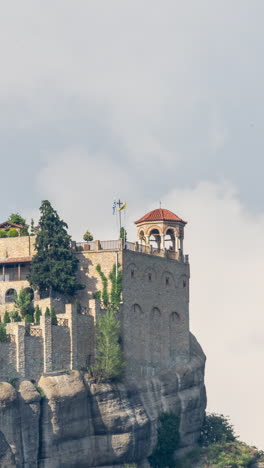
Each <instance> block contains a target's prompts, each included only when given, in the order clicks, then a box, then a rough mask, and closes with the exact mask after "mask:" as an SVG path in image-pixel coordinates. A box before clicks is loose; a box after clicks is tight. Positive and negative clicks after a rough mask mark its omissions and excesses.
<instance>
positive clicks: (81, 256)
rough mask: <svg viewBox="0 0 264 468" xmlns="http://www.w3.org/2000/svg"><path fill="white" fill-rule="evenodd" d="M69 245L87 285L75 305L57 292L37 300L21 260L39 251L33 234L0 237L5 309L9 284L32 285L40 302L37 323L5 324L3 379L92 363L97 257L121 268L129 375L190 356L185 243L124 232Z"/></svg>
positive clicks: (150, 372)
mask: <svg viewBox="0 0 264 468" xmlns="http://www.w3.org/2000/svg"><path fill="white" fill-rule="evenodd" d="M176 223H177V222H176ZM174 224H175V222H174ZM156 227H157V225H155V229H156ZM155 232H156V230H155ZM164 232H165V230H164ZM155 235H156V236H157V234H155ZM164 241H165V234H164ZM176 244H177V243H176ZM72 248H73V249H74V251H75V254H76V256H77V258H78V260H79V269H78V280H79V281H80V282H81V283H82V284H83V285H84V286H85V288H84V289H83V290H82V291H80V292H79V293H78V295H77V299H78V300H79V304H80V306H79V308H78V310H77V307H76V304H75V303H71V304H70V303H65V302H67V301H65V300H61V299H58V298H57V299H50V298H48V299H41V300H40V299H39V298H38V297H37V295H36V294H34V292H33V291H32V290H30V287H29V284H28V282H27V280H26V279H25V277H24V276H23V277H21V270H22V269H23V268H27V267H26V266H23V267H22V265H23V262H24V264H28V265H29V264H30V260H31V258H32V255H34V237H19V238H13V239H12V238H7V239H6V238H5V239H0V268H1V265H2V277H1V281H0V303H1V304H0V317H1V316H2V317H3V314H4V312H5V310H12V309H13V307H14V304H13V298H12V294H13V293H12V291H14V290H15V291H16V292H19V290H20V289H21V288H22V287H24V288H25V287H27V288H29V291H31V293H32V298H33V299H34V303H35V305H37V304H38V305H39V306H40V308H41V310H42V317H41V321H40V325H34V324H31V325H26V324H25V323H23V322H19V323H10V324H8V325H7V333H8V342H5V343H0V379H1V380H3V379H7V378H9V379H11V378H16V377H24V378H25V377H26V378H30V379H34V380H38V379H39V377H40V376H41V375H42V374H43V373H44V374H49V373H53V372H58V371H61V370H67V369H82V368H88V367H89V366H90V365H91V364H92V363H93V362H94V358H95V352H96V350H95V348H96V346H95V325H96V320H97V317H98V314H100V313H101V309H100V304H99V301H98V300H95V299H94V294H95V292H96V291H99V290H102V283H101V278H100V276H99V274H98V272H97V271H96V266H97V265H98V264H100V266H101V269H102V271H103V272H104V274H105V275H106V276H107V277H108V275H109V273H110V271H111V270H112V268H113V266H114V265H117V264H119V265H120V268H121V269H122V274H123V279H122V283H123V284H122V287H123V301H122V304H121V309H120V321H121V332H122V348H123V352H124V356H125V360H126V363H127V366H126V369H127V375H128V376H133V377H140V376H154V375H157V374H158V373H160V371H162V370H165V369H170V368H171V367H173V366H174V365H175V364H181V363H182V364H186V363H188V361H189V359H190V334H189V276H190V272H189V263H188V256H185V255H183V252H182V251H180V250H178V251H170V250H166V249H163V250H161V249H154V248H153V246H152V245H151V244H150V243H149V244H146V245H142V244H139V243H138V242H135V243H129V242H126V243H123V242H122V241H121V240H119V241H104V242H100V241H95V242H83V243H79V244H76V243H73V245H72ZM10 265H13V266H12V267H10ZM19 265H20V266H19ZM9 270H10V272H9ZM0 271H1V270H0ZM14 278H15V280H14ZM10 291H11V293H10ZM64 299H65V298H64ZM52 306H53V307H54V308H55V310H56V313H57V318H58V325H57V326H54V325H51V320H50V318H49V317H46V316H45V310H46V307H49V308H51V307H52Z"/></svg>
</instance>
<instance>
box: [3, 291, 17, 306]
mask: <svg viewBox="0 0 264 468" xmlns="http://www.w3.org/2000/svg"><path fill="white" fill-rule="evenodd" d="M15 300H16V291H15V289H8V290H7V291H6V294H5V301H6V302H7V303H10V302H15Z"/></svg>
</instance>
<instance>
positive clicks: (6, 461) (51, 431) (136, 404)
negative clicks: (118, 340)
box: [0, 335, 206, 468]
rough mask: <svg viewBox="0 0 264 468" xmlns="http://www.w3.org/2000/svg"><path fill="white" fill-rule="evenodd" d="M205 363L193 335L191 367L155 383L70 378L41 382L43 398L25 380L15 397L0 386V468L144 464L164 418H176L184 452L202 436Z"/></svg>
mask: <svg viewBox="0 0 264 468" xmlns="http://www.w3.org/2000/svg"><path fill="white" fill-rule="evenodd" d="M204 363H205V356H204V354H203V351H202V349H201V347H200V346H199V344H198V342H197V341H196V339H195V337H194V336H192V335H191V359H190V361H189V363H188V364H184V365H176V366H175V367H174V368H171V369H169V370H168V369H166V371H164V373H162V372H161V373H159V375H157V376H155V377H153V378H148V379H146V378H145V379H142V380H140V379H139V380H137V381H136V382H135V381H133V380H130V381H126V382H124V383H117V384H110V383H95V382H94V381H92V380H91V379H90V378H89V376H88V374H85V373H82V372H78V371H71V372H69V373H64V374H62V375H54V376H42V377H41V378H40V381H39V383H38V385H39V387H40V388H41V392H39V389H37V388H36V386H35V385H34V384H33V383H31V382H29V381H22V382H21V383H20V384H19V388H18V390H17V391H16V390H15V388H14V387H13V386H12V385H11V384H9V383H5V382H2V383H0V466H1V467H2V468H4V467H8V468H12V467H25V468H34V467H37V466H40V467H42V468H59V467H62V466H63V467H64V468H67V467H69V468H70V467H95V466H102V467H103V466H104V467H111V466H112V465H122V464H124V463H137V464H143V465H144V461H145V460H146V457H147V456H148V455H149V454H150V453H151V452H152V449H153V447H154V446H155V443H156V432H157V431H156V428H157V421H158V417H159V414H160V412H162V411H173V412H174V413H176V414H178V415H179V416H180V419H181V423H180V435H181V449H180V450H182V451H184V450H186V449H189V448H190V447H192V446H193V445H195V443H196V441H197V439H198V437H199V431H200V427H201V423H202V419H203V416H204V410H205V406H206V395H205V387H204ZM40 393H41V394H40ZM41 395H42V396H41Z"/></svg>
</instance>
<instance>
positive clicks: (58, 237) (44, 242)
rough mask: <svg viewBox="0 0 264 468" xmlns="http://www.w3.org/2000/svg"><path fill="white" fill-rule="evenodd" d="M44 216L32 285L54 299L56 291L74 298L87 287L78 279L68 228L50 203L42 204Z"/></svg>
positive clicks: (40, 225) (38, 237)
mask: <svg viewBox="0 0 264 468" xmlns="http://www.w3.org/2000/svg"><path fill="white" fill-rule="evenodd" d="M40 212H41V217H40V220H39V231H38V233H37V235H36V241H35V248H36V255H34V257H33V259H32V262H31V266H30V273H29V282H30V284H31V286H32V287H33V288H34V289H38V290H39V292H40V294H41V295H50V296H51V295H52V292H53V291H54V292H59V293H61V294H67V295H69V296H74V295H75V293H76V291H77V290H78V289H82V288H83V286H82V285H80V284H79V283H78V282H77V279H76V272H77V267H78V260H77V258H76V256H75V255H74V253H73V250H72V249H71V246H70V236H69V235H68V233H67V228H68V226H67V224H66V223H65V222H64V221H63V220H61V219H60V217H59V215H58V213H57V212H56V211H55V210H54V209H53V208H52V206H51V204H50V202H49V201H48V200H44V201H43V202H42V204H41V207H40Z"/></svg>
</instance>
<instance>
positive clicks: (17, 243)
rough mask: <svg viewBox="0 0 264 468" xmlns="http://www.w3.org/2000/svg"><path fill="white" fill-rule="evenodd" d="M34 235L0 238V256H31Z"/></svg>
mask: <svg viewBox="0 0 264 468" xmlns="http://www.w3.org/2000/svg"><path fill="white" fill-rule="evenodd" d="M34 243H35V236H22V237H10V238H1V239H0V258H1V259H3V258H11V257H14V258H17V257H31V256H32V255H34V252H35V249H34Z"/></svg>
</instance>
